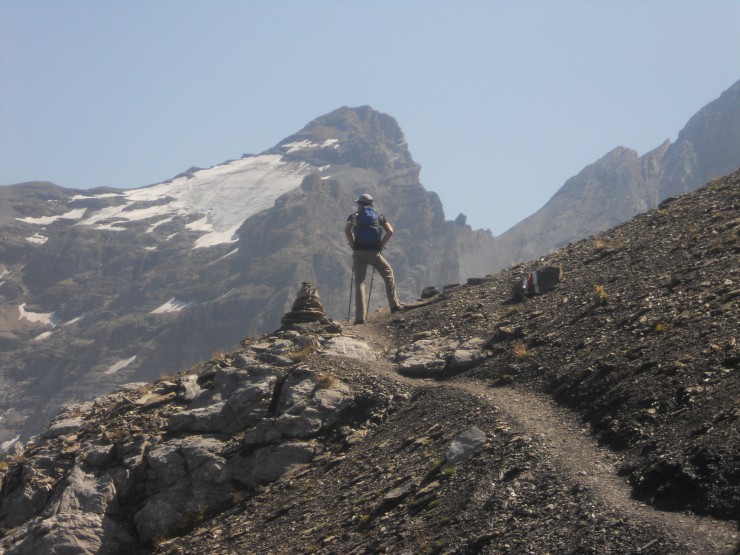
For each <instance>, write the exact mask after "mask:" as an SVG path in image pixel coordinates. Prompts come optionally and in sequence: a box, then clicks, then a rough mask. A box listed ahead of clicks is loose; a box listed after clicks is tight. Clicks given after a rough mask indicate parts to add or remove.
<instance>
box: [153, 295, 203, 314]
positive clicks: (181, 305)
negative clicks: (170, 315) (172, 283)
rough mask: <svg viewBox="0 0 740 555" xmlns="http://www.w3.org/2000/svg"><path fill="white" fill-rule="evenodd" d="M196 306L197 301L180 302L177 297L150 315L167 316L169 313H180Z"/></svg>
mask: <svg viewBox="0 0 740 555" xmlns="http://www.w3.org/2000/svg"><path fill="white" fill-rule="evenodd" d="M194 304H195V301H190V302H187V301H178V300H177V299H176V298H175V297H172V298H171V299H170V300H169V301H167V302H166V303H164V304H163V305H162V306H160V307H158V308H155V309H154V310H152V311H151V313H150V314H165V313H167V312H180V311H181V310H183V309H185V308H189V307H191V306H193V305H194Z"/></svg>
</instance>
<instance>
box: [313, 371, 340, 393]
mask: <svg viewBox="0 0 740 555" xmlns="http://www.w3.org/2000/svg"><path fill="white" fill-rule="evenodd" d="M336 381H337V380H336V379H335V378H334V376H332V375H331V374H329V373H328V372H322V373H321V374H319V375H318V377H317V378H316V387H318V388H319V389H331V387H332V386H333V385H334V384H335V383H336Z"/></svg>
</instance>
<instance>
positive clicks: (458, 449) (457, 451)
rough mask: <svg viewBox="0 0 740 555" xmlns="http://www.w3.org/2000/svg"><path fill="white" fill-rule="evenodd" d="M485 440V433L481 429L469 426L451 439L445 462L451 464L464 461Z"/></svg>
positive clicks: (481, 446)
mask: <svg viewBox="0 0 740 555" xmlns="http://www.w3.org/2000/svg"><path fill="white" fill-rule="evenodd" d="M486 440H487V438H486V434H485V433H484V432H483V431H482V430H480V429H479V428H476V427H475V426H471V427H470V428H468V429H467V430H465V431H463V432H461V433H460V434H458V435H457V436H456V437H455V439H453V440H452V443H451V444H450V447H449V448H448V449H447V455H446V457H445V464H447V465H453V464H457V463H459V462H461V461H464V460H465V459H467V458H468V457H470V456H472V455H474V454H475V453H477V452H478V451H480V450H481V449H482V448H483V446H484V445H485V444H486Z"/></svg>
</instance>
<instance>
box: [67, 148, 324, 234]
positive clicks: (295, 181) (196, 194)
mask: <svg viewBox="0 0 740 555" xmlns="http://www.w3.org/2000/svg"><path fill="white" fill-rule="evenodd" d="M312 171H315V167H314V166H311V165H310V164H306V163H305V162H287V161H285V160H283V157H282V156H280V155H278V154H265V155H260V156H250V157H247V158H242V159H240V160H235V161H231V162H228V163H226V164H222V165H220V166H215V167H213V168H209V169H206V170H199V171H196V172H194V173H193V174H191V175H189V176H182V177H178V178H175V179H173V180H172V181H168V182H165V183H160V184H158V185H154V186H151V187H144V188H141V189H133V190H130V191H127V192H125V193H124V194H123V197H124V198H125V200H126V201H127V202H124V203H122V204H120V205H118V206H109V207H106V208H103V209H101V210H98V211H96V212H92V213H88V216H87V217H85V218H83V219H82V220H81V221H79V222H77V224H76V225H90V226H94V227H97V228H99V229H114V228H113V227H112V226H113V225H114V224H110V223H105V222H110V221H112V220H125V221H132V220H143V219H152V218H162V219H166V218H170V219H171V218H173V217H175V216H190V215H192V214H201V215H205V217H204V218H201V219H200V220H197V223H198V226H201V227H202V229H198V231H204V232H205V233H206V235H205V236H204V237H201V238H199V239H198V241H197V244H196V245H195V248H200V247H209V246H213V245H218V244H222V243H229V242H233V241H235V240H236V238H235V231H236V230H237V229H238V228H239V226H240V225H241V224H242V223H243V222H244V220H246V219H247V218H249V217H250V216H252V215H254V214H256V213H257V212H260V211H262V210H265V209H266V208H270V207H271V206H272V205H273V204H274V203H275V200H276V199H277V198H278V197H279V196H281V195H282V194H284V193H286V192H288V191H291V190H293V189H295V188H297V187H299V186H300V184H301V182H302V181H303V178H304V177H305V176H306V175H308V174H309V173H311V172H312ZM162 199H167V203H162ZM154 202H156V203H157V204H156V206H150V207H148V208H140V209H135V208H134V203H154ZM131 208H134V209H131ZM164 221H169V220H163V221H160V222H157V223H156V224H153V225H152V227H150V230H153V229H155V228H156V226H157V225H158V224H159V225H161V224H162V223H164ZM116 223H119V222H116ZM195 224H196V222H193V223H192V224H190V226H189V228H190V229H193V227H192V226H194V225H195ZM173 236H174V235H171V236H170V237H169V238H168V239H170V238H172V237H173Z"/></svg>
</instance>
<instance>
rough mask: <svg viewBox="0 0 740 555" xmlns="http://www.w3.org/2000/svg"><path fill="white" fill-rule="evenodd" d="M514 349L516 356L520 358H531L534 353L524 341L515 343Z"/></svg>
mask: <svg viewBox="0 0 740 555" xmlns="http://www.w3.org/2000/svg"><path fill="white" fill-rule="evenodd" d="M513 351H514V358H516V359H518V360H522V359H525V358H529V357H530V356H531V355H532V352H531V351H530V350H529V349H528V348H527V346H526V345H525V344H524V343H515V344H514V347H513Z"/></svg>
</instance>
